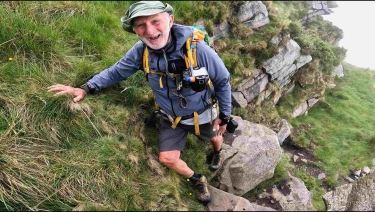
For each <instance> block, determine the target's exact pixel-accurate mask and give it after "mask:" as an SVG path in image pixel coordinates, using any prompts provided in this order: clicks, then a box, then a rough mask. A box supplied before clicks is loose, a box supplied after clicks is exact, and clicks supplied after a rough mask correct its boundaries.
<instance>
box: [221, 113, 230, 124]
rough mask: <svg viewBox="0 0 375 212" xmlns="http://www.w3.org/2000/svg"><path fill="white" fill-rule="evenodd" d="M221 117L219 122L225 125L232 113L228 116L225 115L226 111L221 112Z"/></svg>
mask: <svg viewBox="0 0 375 212" xmlns="http://www.w3.org/2000/svg"><path fill="white" fill-rule="evenodd" d="M219 119H220V120H221V123H220V124H219V125H220V126H223V125H225V124H228V122H229V120H230V115H229V116H227V115H225V114H224V113H222V112H220V113H219Z"/></svg>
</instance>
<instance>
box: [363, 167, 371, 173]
mask: <svg viewBox="0 0 375 212" xmlns="http://www.w3.org/2000/svg"><path fill="white" fill-rule="evenodd" d="M362 172H363V173H365V174H370V172H371V169H370V168H369V167H368V166H365V167H363V169H362Z"/></svg>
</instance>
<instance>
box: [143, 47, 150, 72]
mask: <svg viewBox="0 0 375 212" xmlns="http://www.w3.org/2000/svg"><path fill="white" fill-rule="evenodd" d="M143 70H144V71H145V73H146V74H148V73H150V66H149V65H148V48H147V46H145V48H144V49H143Z"/></svg>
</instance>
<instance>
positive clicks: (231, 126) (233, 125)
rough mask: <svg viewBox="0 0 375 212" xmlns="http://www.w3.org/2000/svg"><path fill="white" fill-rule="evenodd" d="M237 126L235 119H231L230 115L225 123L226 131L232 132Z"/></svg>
mask: <svg viewBox="0 0 375 212" xmlns="http://www.w3.org/2000/svg"><path fill="white" fill-rule="evenodd" d="M237 127H238V123H237V122H236V121H235V120H233V118H232V117H230V118H229V121H228V124H227V132H229V133H234V131H235V130H236V128H237Z"/></svg>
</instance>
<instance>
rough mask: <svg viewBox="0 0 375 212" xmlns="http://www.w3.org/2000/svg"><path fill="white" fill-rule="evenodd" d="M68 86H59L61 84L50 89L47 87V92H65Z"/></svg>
mask: <svg viewBox="0 0 375 212" xmlns="http://www.w3.org/2000/svg"><path fill="white" fill-rule="evenodd" d="M69 87H70V86H66V85H61V84H57V85H52V86H50V87H48V88H47V89H48V92H53V91H63V90H67V89H68V88H69Z"/></svg>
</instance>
